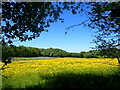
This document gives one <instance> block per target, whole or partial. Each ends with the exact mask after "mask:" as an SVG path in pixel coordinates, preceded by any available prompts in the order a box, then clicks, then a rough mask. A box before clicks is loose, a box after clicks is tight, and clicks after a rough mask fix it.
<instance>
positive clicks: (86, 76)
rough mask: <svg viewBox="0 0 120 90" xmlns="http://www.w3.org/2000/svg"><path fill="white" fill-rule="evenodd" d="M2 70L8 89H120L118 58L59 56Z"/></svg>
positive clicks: (14, 63)
mask: <svg viewBox="0 0 120 90" xmlns="http://www.w3.org/2000/svg"><path fill="white" fill-rule="evenodd" d="M2 72H3V77H2V87H3V88H4V89H5V88H27V89H29V88H90V89H105V88H108V89H111V88H114V89H120V74H119V66H118V62H117V59H110V58H108V59H94V58H93V59H79V58H55V59H48V60H28V61H27V60H25V61H13V62H12V63H10V64H8V65H7V66H5V69H4V70H3V71H2Z"/></svg>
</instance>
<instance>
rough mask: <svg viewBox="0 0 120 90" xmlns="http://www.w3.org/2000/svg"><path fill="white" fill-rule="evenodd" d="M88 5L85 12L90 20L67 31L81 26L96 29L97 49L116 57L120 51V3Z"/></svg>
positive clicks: (95, 40)
mask: <svg viewBox="0 0 120 90" xmlns="http://www.w3.org/2000/svg"><path fill="white" fill-rule="evenodd" d="M86 5H87V8H88V9H89V10H88V11H86V10H85V9H84V12H85V13H86V14H87V15H88V19H87V20H85V21H84V22H81V23H80V24H78V25H73V26H70V27H67V28H66V29H67V30H68V29H70V28H72V27H75V26H79V25H85V26H88V27H90V28H92V29H96V31H95V32H96V34H95V39H94V40H93V42H94V43H96V47H95V49H98V50H101V51H102V52H101V53H104V52H105V53H104V54H106V55H113V56H115V53H116V52H119V51H118V50H119V49H120V2H97V3H86ZM116 48H117V49H116ZM116 50H117V51H116ZM109 53H113V54H109ZM101 55H103V54H101ZM116 56H117V57H118V56H119V55H117V54H116Z"/></svg>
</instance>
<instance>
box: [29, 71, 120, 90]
mask: <svg viewBox="0 0 120 90" xmlns="http://www.w3.org/2000/svg"><path fill="white" fill-rule="evenodd" d="M42 79H44V80H46V83H45V85H43V87H42V86H41V85H40V84H39V85H36V86H32V87H28V89H30V88H81V89H105V88H107V89H120V75H118V74H115V75H109V76H100V75H93V74H73V73H68V74H65V73H63V74H59V75H55V76H54V77H53V76H44V77H43V78H42Z"/></svg>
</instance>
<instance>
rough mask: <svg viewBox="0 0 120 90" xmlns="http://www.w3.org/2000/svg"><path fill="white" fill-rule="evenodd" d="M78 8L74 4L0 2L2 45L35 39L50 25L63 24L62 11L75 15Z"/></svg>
mask: <svg viewBox="0 0 120 90" xmlns="http://www.w3.org/2000/svg"><path fill="white" fill-rule="evenodd" d="M79 6H80V4H75V2H67V3H66V2H64V3H61V2H59V3H58V2H56V3H52V2H2V34H3V37H2V43H3V44H4V43H12V42H13V40H16V39H17V40H19V41H26V40H32V39H35V38H36V37H39V36H40V34H41V32H43V31H47V32H48V30H47V28H48V27H50V24H51V23H54V22H56V21H58V20H60V21H61V22H64V19H62V18H61V17H60V15H61V14H62V13H63V10H70V11H71V12H72V13H73V14H76V13H77V11H76V10H77V9H79Z"/></svg>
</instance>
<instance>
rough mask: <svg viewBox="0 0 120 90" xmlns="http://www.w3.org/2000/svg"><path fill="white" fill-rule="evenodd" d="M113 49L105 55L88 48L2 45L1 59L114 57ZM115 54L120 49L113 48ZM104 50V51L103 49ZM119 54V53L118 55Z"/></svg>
mask: <svg viewBox="0 0 120 90" xmlns="http://www.w3.org/2000/svg"><path fill="white" fill-rule="evenodd" d="M112 51H113V50H111V52H110V51H109V54H108V55H105V54H104V53H102V52H101V51H100V50H90V51H88V52H84V51H82V52H80V53H72V52H67V51H65V50H62V49H54V48H48V49H43V48H35V47H26V46H18V47H17V46H14V45H10V46H8V45H3V46H2V60H3V62H4V61H5V60H6V59H8V58H9V57H77V58H100V57H110V58H112V57H114V55H113V53H112ZM114 51H116V53H114V54H115V55H117V54H118V55H119V53H120V50H118V49H114ZM104 52H105V51H104ZM119 56H120V55H119Z"/></svg>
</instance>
